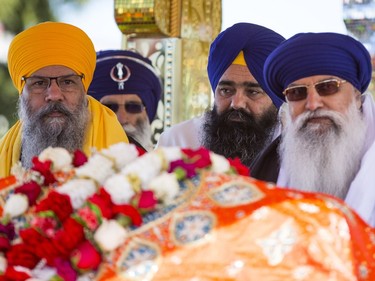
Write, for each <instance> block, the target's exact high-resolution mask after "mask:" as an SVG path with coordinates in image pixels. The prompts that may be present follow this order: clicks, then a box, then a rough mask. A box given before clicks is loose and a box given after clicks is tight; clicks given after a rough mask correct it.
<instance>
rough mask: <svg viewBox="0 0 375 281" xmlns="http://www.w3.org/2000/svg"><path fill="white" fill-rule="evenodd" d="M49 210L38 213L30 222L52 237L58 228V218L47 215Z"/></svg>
mask: <svg viewBox="0 0 375 281" xmlns="http://www.w3.org/2000/svg"><path fill="white" fill-rule="evenodd" d="M46 213H47V212H41V213H38V214H37V216H35V217H33V219H32V220H31V222H30V225H31V226H32V227H34V228H35V229H37V230H38V231H41V232H42V233H44V234H45V235H46V236H47V237H49V238H52V237H54V236H55V233H56V231H57V228H58V222H57V221H56V218H54V217H52V216H48V213H47V216H46Z"/></svg>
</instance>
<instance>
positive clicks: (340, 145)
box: [280, 103, 366, 199]
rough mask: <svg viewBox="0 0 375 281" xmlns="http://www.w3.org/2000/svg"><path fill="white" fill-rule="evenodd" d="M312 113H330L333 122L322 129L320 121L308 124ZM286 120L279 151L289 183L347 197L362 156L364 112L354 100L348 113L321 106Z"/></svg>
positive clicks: (291, 185)
mask: <svg viewBox="0 0 375 281" xmlns="http://www.w3.org/2000/svg"><path fill="white" fill-rule="evenodd" d="M287 115H288V114H287ZM312 115H315V116H318V115H321V116H330V118H331V119H332V120H333V122H334V124H333V125H332V126H331V127H330V128H328V130H326V131H324V132H322V131H321V128H319V125H316V124H307V125H306V123H305V122H306V120H307V119H308V118H310V117H311V116H312ZM287 119H289V117H287ZM286 122H287V126H286V129H285V131H284V133H283V138H282V142H281V145H280V155H281V161H282V166H283V167H284V169H285V171H286V174H287V176H288V178H289V182H288V186H289V187H293V188H296V189H300V190H304V191H310V192H323V193H327V194H330V195H333V196H336V197H339V198H341V199H344V198H345V196H346V194H347V192H348V189H349V187H350V184H351V182H352V180H353V179H354V177H355V175H356V173H357V172H358V170H359V167H360V162H361V158H362V156H363V144H364V140H365V135H366V124H365V122H364V120H363V119H362V114H361V112H360V111H359V110H358V109H356V107H355V105H354V103H353V104H352V105H351V106H350V108H349V109H348V112H347V115H346V116H344V115H342V114H339V113H336V112H332V111H323V110H321V111H319V112H313V113H307V114H304V115H303V116H300V117H298V118H297V119H296V120H295V122H294V123H291V121H290V120H287V121H286Z"/></svg>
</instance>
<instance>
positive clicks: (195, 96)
mask: <svg viewBox="0 0 375 281" xmlns="http://www.w3.org/2000/svg"><path fill="white" fill-rule="evenodd" d="M114 4H115V5H114V9H115V20H116V23H117V25H118V27H119V29H120V30H121V32H122V34H123V48H124V49H135V50H136V51H137V52H139V53H140V54H142V55H143V56H145V57H148V58H149V59H150V60H151V61H152V63H153V65H154V66H155V68H156V69H157V70H158V71H159V73H160V76H161V78H162V80H163V83H164V94H163V97H162V100H161V101H160V103H159V106H158V110H157V115H156V118H155V120H154V121H153V122H152V124H151V125H152V129H153V132H154V138H155V139H154V141H155V142H156V141H157V140H158V137H159V135H160V133H161V132H162V131H163V130H164V129H165V128H168V127H170V126H171V125H173V124H176V123H179V122H181V121H184V120H187V119H190V118H192V117H195V116H198V115H201V114H202V113H203V112H204V111H205V110H206V109H207V108H208V107H210V106H211V96H212V91H211V87H210V84H209V80H208V77H207V71H206V67H207V58H208V52H209V46H210V44H211V42H212V40H213V39H214V38H215V37H216V36H217V35H218V34H219V32H220V30H221V22H222V10H221V0H115V1H114Z"/></svg>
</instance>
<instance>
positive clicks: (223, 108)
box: [158, 23, 285, 166]
mask: <svg viewBox="0 0 375 281" xmlns="http://www.w3.org/2000/svg"><path fill="white" fill-rule="evenodd" d="M284 40H285V39H284V38H283V37H282V36H281V35H280V34H278V33H276V32H274V31H272V30H270V29H268V28H266V27H263V26H259V25H256V24H251V23H237V24H235V25H233V26H232V27H229V28H227V29H226V30H224V31H223V32H221V33H220V34H219V35H218V36H217V38H216V39H215V40H214V41H213V42H212V44H211V46H210V52H209V57H208V65H207V72H208V77H209V80H210V83H211V87H212V91H213V92H214V98H215V100H214V106H213V109H212V110H209V111H207V112H206V113H205V114H204V115H203V116H201V117H197V118H193V119H191V120H188V121H184V122H182V123H180V124H177V125H175V126H173V127H172V128H169V129H167V130H166V131H165V132H163V134H162V135H161V136H160V139H159V142H158V146H173V145H177V146H182V147H189V148H197V147H200V146H204V147H206V148H208V149H210V150H212V151H214V152H215V153H218V154H221V155H223V156H225V157H228V158H235V157H239V158H240V159H241V161H242V162H243V163H244V164H245V165H248V166H249V165H250V163H251V162H252V160H253V159H254V157H255V156H256V155H257V154H258V153H259V152H260V150H261V149H262V148H263V147H264V145H265V144H266V142H267V141H268V140H269V139H270V138H271V137H272V135H273V133H274V129H275V127H276V126H275V125H276V121H277V108H278V107H279V106H280V105H281V103H282V100H281V99H280V98H278V97H276V96H275V97H272V98H270V96H269V95H268V94H267V93H266V92H265V87H264V86H265V83H264V78H263V65H264V62H265V60H266V58H267V56H268V55H269V54H270V53H271V51H272V50H273V49H275V48H276V47H277V46H278V45H279V44H280V43H281V42H283V41H284Z"/></svg>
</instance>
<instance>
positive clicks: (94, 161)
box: [76, 154, 114, 185]
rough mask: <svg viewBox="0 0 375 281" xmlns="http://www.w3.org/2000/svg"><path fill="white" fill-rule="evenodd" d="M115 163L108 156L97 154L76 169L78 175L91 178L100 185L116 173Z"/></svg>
mask: <svg viewBox="0 0 375 281" xmlns="http://www.w3.org/2000/svg"><path fill="white" fill-rule="evenodd" d="M113 166H114V163H113V161H111V160H110V159H108V158H107V157H105V156H103V155H100V154H95V155H93V156H92V157H90V158H89V160H88V161H87V162H86V163H85V164H84V165H83V166H81V167H79V168H77V169H76V175H77V176H78V177H83V178H87V177H88V178H91V179H93V180H95V181H96V182H97V183H98V184H99V185H102V184H103V183H104V181H105V180H106V179H107V178H108V177H110V176H111V175H113V174H114V170H113Z"/></svg>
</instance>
